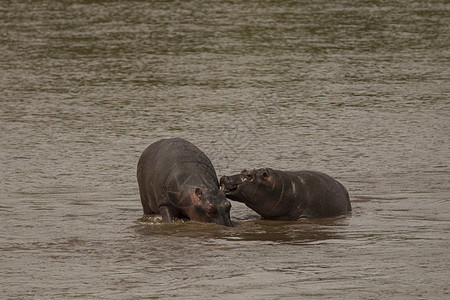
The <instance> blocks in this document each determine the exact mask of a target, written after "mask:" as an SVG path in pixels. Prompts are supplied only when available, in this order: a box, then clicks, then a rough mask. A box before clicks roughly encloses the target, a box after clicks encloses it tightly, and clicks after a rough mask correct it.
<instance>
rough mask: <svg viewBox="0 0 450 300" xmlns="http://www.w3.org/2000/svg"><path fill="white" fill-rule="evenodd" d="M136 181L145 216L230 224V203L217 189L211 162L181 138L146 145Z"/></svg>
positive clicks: (170, 219)
mask: <svg viewBox="0 0 450 300" xmlns="http://www.w3.org/2000/svg"><path fill="white" fill-rule="evenodd" d="M137 181H138V185H139V194H140V197H141V203H142V208H143V210H144V214H145V215H150V214H158V213H159V214H161V216H162V218H163V221H164V222H173V221H174V220H175V219H177V218H189V219H191V220H193V221H198V222H209V223H216V224H220V225H225V226H232V223H231V219H230V209H231V204H230V202H229V201H228V200H227V198H226V197H225V194H224V193H223V191H221V190H220V189H219V181H218V179H217V175H216V171H215V169H214V167H213V165H212V163H211V161H210V160H209V158H208V157H207V156H206V155H205V154H204V153H203V152H202V151H200V150H199V149H198V148H197V147H196V146H194V145H193V144H192V143H190V142H188V141H186V140H184V139H181V138H173V139H164V140H160V141H158V142H155V143H153V144H151V145H150V146H148V147H147V148H146V149H145V150H144V152H143V153H142V155H141V157H140V159H139V162H138V165H137Z"/></svg>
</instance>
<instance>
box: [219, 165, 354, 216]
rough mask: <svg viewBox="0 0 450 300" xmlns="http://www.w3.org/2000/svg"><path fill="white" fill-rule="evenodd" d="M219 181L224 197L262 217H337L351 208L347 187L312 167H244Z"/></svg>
mask: <svg viewBox="0 0 450 300" xmlns="http://www.w3.org/2000/svg"><path fill="white" fill-rule="evenodd" d="M220 185H221V189H222V190H223V191H224V192H225V195H226V196H227V198H229V199H231V200H234V201H238V202H242V203H244V204H245V205H247V206H248V207H250V208H251V209H253V210H254V211H256V212H257V213H258V214H260V215H261V217H262V218H263V219H275V220H300V219H312V218H324V217H336V216H339V215H342V214H346V213H349V212H350V211H351V210H352V207H351V204H350V198H349V196H348V192H347V189H346V188H345V187H344V186H343V185H342V184H341V183H339V182H338V181H337V180H335V179H333V178H332V177H330V176H328V175H326V174H323V173H320V172H315V171H298V172H286V171H279V170H273V169H271V168H264V169H257V170H252V171H247V170H244V171H242V172H241V173H240V174H236V175H232V176H223V177H222V178H220Z"/></svg>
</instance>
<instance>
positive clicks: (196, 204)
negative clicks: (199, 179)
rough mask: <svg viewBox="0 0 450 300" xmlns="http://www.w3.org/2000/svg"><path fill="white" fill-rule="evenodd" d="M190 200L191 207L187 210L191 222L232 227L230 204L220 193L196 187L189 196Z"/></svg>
mask: <svg viewBox="0 0 450 300" xmlns="http://www.w3.org/2000/svg"><path fill="white" fill-rule="evenodd" d="M191 200H192V203H193V205H192V206H190V208H189V209H188V210H187V214H188V215H189V218H190V219H191V220H194V221H198V222H209V223H216V224H219V225H225V226H233V224H232V223H231V219H230V209H231V203H230V202H229V201H228V200H227V198H226V196H225V194H224V193H223V192H222V191H220V190H218V189H209V188H201V187H197V188H195V189H194V190H193V193H192V194H191Z"/></svg>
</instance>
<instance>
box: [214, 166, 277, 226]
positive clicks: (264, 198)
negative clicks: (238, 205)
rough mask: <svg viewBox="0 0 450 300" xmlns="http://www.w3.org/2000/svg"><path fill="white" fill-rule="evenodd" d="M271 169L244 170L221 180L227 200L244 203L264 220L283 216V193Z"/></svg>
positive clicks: (221, 186)
mask: <svg viewBox="0 0 450 300" xmlns="http://www.w3.org/2000/svg"><path fill="white" fill-rule="evenodd" d="M276 176H277V175H276V172H274V170H272V169H270V168H264V169H257V170H252V171H247V170H244V171H242V172H241V173H240V174H236V175H232V176H223V177H222V178H220V188H221V190H223V191H224V192H225V195H226V197H227V198H229V199H231V200H234V201H238V202H242V203H244V204H245V205H247V206H248V207H250V208H251V209H253V210H254V211H256V212H257V213H258V214H260V215H261V216H262V217H264V218H269V217H273V216H277V215H279V214H283V213H284V212H281V211H280V210H282V209H283V207H282V206H280V205H279V201H280V194H281V192H282V190H281V188H280V185H278V184H276V183H277V182H278V180H277V177H276Z"/></svg>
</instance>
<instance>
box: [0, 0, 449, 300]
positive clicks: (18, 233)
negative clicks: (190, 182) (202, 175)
mask: <svg viewBox="0 0 450 300" xmlns="http://www.w3.org/2000/svg"><path fill="white" fill-rule="evenodd" d="M448 11H449V9H448V5H447V4H446V3H445V1H443V0H432V1H403V0H399V1H396V2H392V3H391V2H389V3H388V2H386V3H385V2H370V1H356V2H355V1H339V2H338V3H337V2H336V1H327V0H323V1H294V2H280V1H265V2H254V1H231V2H230V1H220V2H217V1H196V0H194V1H181V2H180V1H175V2H165V1H163V2H155V1H121V0H118V1H75V2H73V1H72V2H70V1H51V0H44V1H38V2H30V1H14V2H11V3H7V4H4V5H3V6H2V9H0V52H1V53H2V55H1V56H0V182H1V184H0V215H1V216H0V220H1V221H0V222H1V227H2V232H3V234H2V237H1V246H0V251H1V255H0V264H1V267H2V271H3V276H2V288H1V293H2V295H5V296H4V298H5V297H6V298H21V299H27V298H33V299H34V298H58V299H59V298H67V297H80V298H105V299H114V298H117V299H123V298H137V299H138V298H143V299H148V298H175V297H182V298H188V299H189V298H196V299H197V298H200V297H202V298H205V297H207V298H230V299H231V298H232V299H235V298H251V299H255V298H256V299H274V298H283V299H284V298H299V297H313V298H319V297H324V298H343V297H345V298H369V299H374V298H377V299H378V298H387V297H389V298H391V297H399V298H426V299H433V298H436V299H441V298H445V297H446V296H447V298H448V294H449V290H448V280H447V278H449V276H450V274H449V271H448V270H449V269H450V265H449V263H448V262H449V261H450V259H449V254H448V244H449V239H450V236H449V232H450V226H449V221H450V207H449V197H448V195H449V192H450V191H449V186H448V178H449V173H450V169H449V165H450V157H449V154H448V152H449V151H448V149H449V144H450V141H449V136H448V132H449V131H450V128H449V127H450V123H449V120H450V118H449V117H450V116H449V114H450V113H449V112H450V101H449V100H448V99H449V98H450V90H449V86H450V84H449V80H448V78H449V76H448V75H449V74H448V63H449V60H448V57H449V55H448V41H449V38H450V37H449V31H448V24H449V21H450V20H449V14H448ZM177 136H178V137H183V138H185V139H187V140H190V141H191V142H193V143H194V144H195V145H197V146H198V147H199V148H200V149H201V150H203V151H204V152H205V153H206V154H207V155H208V156H209V157H210V159H211V161H212V162H213V164H214V166H215V168H216V170H217V172H218V175H219V176H221V175H225V174H234V173H236V172H240V171H241V170H242V169H244V168H250V169H252V168H260V167H272V168H276V169H282V170H301V169H311V170H318V171H322V172H325V173H328V174H330V175H331V176H333V177H335V178H337V179H338V180H339V181H340V182H342V183H343V184H344V185H345V186H346V187H347V189H348V190H349V193H350V197H351V200H352V206H353V213H352V214H351V215H349V216H345V217H342V218H337V219H325V220H311V221H302V222H280V221H267V220H260V218H259V216H258V215H257V214H256V213H254V212H253V211H251V210H250V209H248V208H247V207H246V206H245V205H243V204H241V203H235V202H232V205H233V207H232V210H231V215H232V221H233V223H234V225H235V226H234V227H232V228H226V227H223V226H218V225H214V224H203V223H196V222H189V221H188V222H182V221H180V222H175V223H173V224H163V223H161V219H160V217H152V218H150V219H148V218H147V219H138V218H140V217H141V216H142V208H141V204H140V201H139V195H138V188H137V183H136V164H137V160H138V158H139V156H140V154H141V153H142V151H143V150H144V149H145V148H146V147H147V146H148V145H149V144H150V143H152V142H155V141H156V140H158V139H161V138H168V137H177Z"/></svg>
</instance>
